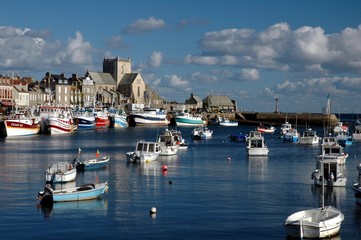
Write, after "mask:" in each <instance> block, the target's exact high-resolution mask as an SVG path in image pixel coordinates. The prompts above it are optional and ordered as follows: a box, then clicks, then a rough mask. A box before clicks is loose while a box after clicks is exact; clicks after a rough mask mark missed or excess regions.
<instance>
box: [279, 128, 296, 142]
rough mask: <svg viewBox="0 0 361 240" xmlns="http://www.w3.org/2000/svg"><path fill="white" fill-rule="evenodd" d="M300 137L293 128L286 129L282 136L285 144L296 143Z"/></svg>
mask: <svg viewBox="0 0 361 240" xmlns="http://www.w3.org/2000/svg"><path fill="white" fill-rule="evenodd" d="M299 137H300V134H299V132H298V131H297V129H295V128H291V129H288V130H286V131H285V132H284V134H283V141H285V142H297V141H298V139H299Z"/></svg>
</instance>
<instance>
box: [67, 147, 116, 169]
mask: <svg viewBox="0 0 361 240" xmlns="http://www.w3.org/2000/svg"><path fill="white" fill-rule="evenodd" d="M81 153H82V152H81V149H80V148H79V152H78V157H76V158H75V159H74V160H73V164H74V165H75V167H76V169H77V171H78V172H84V171H86V170H94V169H99V168H105V167H107V166H108V165H109V160H110V157H109V156H102V157H100V152H99V150H97V152H96V154H95V158H89V159H86V160H81V159H80V157H81Z"/></svg>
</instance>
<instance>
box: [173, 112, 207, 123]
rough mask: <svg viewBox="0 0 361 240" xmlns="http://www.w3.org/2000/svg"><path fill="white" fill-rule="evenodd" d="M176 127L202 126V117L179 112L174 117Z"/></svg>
mask: <svg viewBox="0 0 361 240" xmlns="http://www.w3.org/2000/svg"><path fill="white" fill-rule="evenodd" d="M174 120H175V122H176V124H177V126H203V125H204V124H205V121H203V119H202V115H198V114H190V113H188V112H179V113H177V114H175V115H174Z"/></svg>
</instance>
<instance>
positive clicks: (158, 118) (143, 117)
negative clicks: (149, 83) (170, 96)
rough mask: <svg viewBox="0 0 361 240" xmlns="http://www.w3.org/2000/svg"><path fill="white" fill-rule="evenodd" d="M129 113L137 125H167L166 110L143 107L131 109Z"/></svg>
mask: <svg viewBox="0 0 361 240" xmlns="http://www.w3.org/2000/svg"><path fill="white" fill-rule="evenodd" d="M130 115H131V116H132V117H133V119H134V122H135V124H136V125H137V126H138V125H145V126H151V125H160V126H161V125H168V119H167V114H166V112H165V111H164V110H160V109H158V108H150V107H145V108H143V109H141V110H135V111H132V112H131V113H130Z"/></svg>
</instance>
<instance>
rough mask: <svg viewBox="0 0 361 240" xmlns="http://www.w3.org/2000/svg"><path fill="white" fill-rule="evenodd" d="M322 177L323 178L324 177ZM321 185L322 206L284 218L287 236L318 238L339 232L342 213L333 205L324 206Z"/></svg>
mask: <svg viewBox="0 0 361 240" xmlns="http://www.w3.org/2000/svg"><path fill="white" fill-rule="evenodd" d="M321 166H324V165H323V164H322V165H321ZM321 171H323V168H322V169H321ZM322 179H323V180H324V178H322ZM321 185H322V206H321V207H320V208H311V209H307V210H302V211H298V212H296V213H293V214H291V215H290V216H288V217H287V219H286V220H285V222H284V227H285V231H286V234H287V235H288V236H289V237H295V238H300V239H303V238H317V239H318V238H330V237H332V236H335V235H337V234H339V232H340V228H341V223H342V221H343V220H344V215H343V213H342V212H341V211H340V210H338V209H336V208H335V207H333V206H326V207H325V206H324V195H325V194H324V188H325V184H322V183H321Z"/></svg>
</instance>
